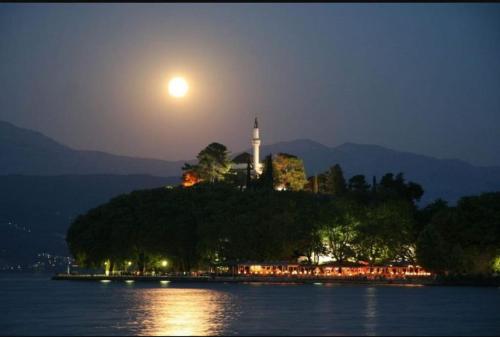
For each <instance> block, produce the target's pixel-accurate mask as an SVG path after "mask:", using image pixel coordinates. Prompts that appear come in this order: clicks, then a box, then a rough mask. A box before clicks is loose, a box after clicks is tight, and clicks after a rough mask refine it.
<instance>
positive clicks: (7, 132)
mask: <svg viewBox="0 0 500 337" xmlns="http://www.w3.org/2000/svg"><path fill="white" fill-rule="evenodd" d="M0 158H2V160H1V161H0V174H26V175H61V174H150V175H154V176H164V177H167V176H178V175H179V174H180V169H181V167H182V165H183V164H184V161H166V160H159V159H147V158H135V157H128V156H117V155H113V154H109V153H105V152H100V151H82V150H75V149H72V148H70V147H67V146H65V145H62V144H60V143H58V142H56V141H54V140H53V139H51V138H49V137H47V136H45V135H43V134H41V133H40V132H37V131H32V130H27V129H22V128H19V127H16V126H14V125H12V124H10V123H7V122H3V121H0Z"/></svg>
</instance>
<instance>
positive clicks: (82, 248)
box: [67, 156, 500, 275]
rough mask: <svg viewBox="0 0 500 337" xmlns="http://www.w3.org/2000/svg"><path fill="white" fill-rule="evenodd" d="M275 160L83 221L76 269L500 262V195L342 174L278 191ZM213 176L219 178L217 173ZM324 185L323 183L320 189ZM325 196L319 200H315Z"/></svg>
mask: <svg viewBox="0 0 500 337" xmlns="http://www.w3.org/2000/svg"><path fill="white" fill-rule="evenodd" d="M271 165H272V160H271V157H270V156H269V157H267V159H266V167H265V169H264V172H263V174H262V175H261V176H260V178H259V179H257V180H249V183H248V184H247V186H246V188H245V189H243V190H242V189H241V188H238V187H239V186H236V185H234V183H233V181H232V180H231V179H228V180H227V181H226V180H224V179H214V180H211V179H208V181H205V182H200V183H197V184H195V185H194V186H192V187H189V188H183V187H176V188H171V189H167V188H160V189H152V190H143V191H135V192H132V193H130V194H126V195H121V196H119V197H116V198H114V199H112V200H111V201H110V202H109V203H107V204H104V205H102V206H99V207H97V208H95V209H93V210H91V211H89V212H88V213H87V214H85V215H82V216H79V217H78V218H77V219H76V220H75V221H74V223H73V224H72V226H71V227H70V229H69V231H68V235H67V242H68V246H69V248H70V250H71V252H72V254H73V255H74V256H75V258H76V259H77V261H78V262H80V263H81V264H82V265H85V266H89V267H96V268H102V267H103V266H104V264H105V263H107V266H108V268H110V269H111V270H113V269H119V270H124V269H127V270H137V271H139V272H145V271H150V270H162V269H165V268H164V266H163V267H162V264H161V261H165V260H166V261H169V263H168V269H169V270H176V271H189V270H197V269H204V268H208V267H210V266H214V265H218V264H224V263H226V262H230V261H237V260H239V261H243V260H260V261H262V260H282V259H295V258H297V257H299V256H306V257H307V259H308V261H309V263H317V262H318V261H317V256H318V255H320V254H324V255H330V256H332V257H334V258H335V259H336V260H337V261H339V262H341V263H342V262H347V261H366V262H369V263H370V264H373V265H376V264H384V263H391V262H408V263H412V264H413V263H419V264H420V265H422V266H423V267H425V268H427V269H429V270H431V271H433V272H436V273H438V274H456V275H463V274H471V273H473V274H491V273H492V272H494V270H495V268H496V267H495V266H496V265H495V264H496V263H498V261H497V260H498V256H499V255H500V251H499V247H500V230H499V228H500V210H499V209H498V205H499V204H500V193H489V194H483V195H481V196H478V197H467V198H463V199H462V200H461V201H460V202H459V204H458V205H457V207H448V206H447V205H446V203H445V202H443V201H441V200H438V201H436V202H434V203H432V204H430V205H429V206H427V207H426V208H424V209H418V207H417V206H416V202H417V201H418V199H419V198H420V197H421V196H422V194H423V190H422V188H421V187H420V186H419V185H418V184H416V183H412V182H406V181H405V180H404V177H403V175H402V174H398V175H396V176H394V175H393V174H391V173H389V174H386V175H384V177H383V178H382V179H381V181H380V183H378V184H377V183H375V182H374V183H372V185H369V184H367V183H366V180H365V178H364V176H359V175H358V176H354V177H352V178H351V179H350V180H349V181H348V182H346V181H345V179H344V177H343V174H342V170H341V168H340V166H337V167H333V168H332V169H331V170H329V171H328V172H325V173H324V175H323V177H322V178H321V179H318V178H314V177H313V178H312V179H311V181H310V183H309V184H306V185H305V190H302V191H291V190H288V191H275V190H274V187H275V184H274V179H275V177H274V173H275V170H274V169H270V167H273V166H271ZM214 172H217V174H219V172H218V171H217V170H215V171H214ZM321 180H322V182H320V181H321ZM315 192H318V193H315Z"/></svg>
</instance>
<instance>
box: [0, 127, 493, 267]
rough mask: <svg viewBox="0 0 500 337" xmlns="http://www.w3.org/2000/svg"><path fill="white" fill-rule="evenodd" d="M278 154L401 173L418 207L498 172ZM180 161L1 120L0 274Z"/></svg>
mask: <svg viewBox="0 0 500 337" xmlns="http://www.w3.org/2000/svg"><path fill="white" fill-rule="evenodd" d="M229 145H230V144H229ZM247 152H250V150H247ZM279 152H286V153H291V154H294V155H297V156H299V157H300V158H302V159H303V160H304V163H305V167H306V171H307V173H308V174H309V175H312V174H315V173H321V172H323V171H325V170H326V169H328V168H329V167H330V166H332V165H334V164H336V163H339V164H340V165H341V166H342V168H343V170H344V173H345V176H346V178H349V177H351V176H352V175H355V174H364V175H366V177H367V181H368V182H369V183H371V179H372V176H374V175H375V176H377V178H380V177H381V176H382V175H383V174H385V173H387V172H393V173H398V172H403V173H404V174H405V177H406V178H407V179H408V180H412V181H415V182H417V183H420V184H421V185H422V186H423V188H424V190H425V194H424V197H423V198H422V204H425V203H427V202H429V201H432V200H434V199H436V198H438V197H441V198H443V199H446V200H448V201H450V202H451V203H453V202H455V201H456V200H457V199H458V198H460V197H461V196H463V195H473V194H478V193H481V192H486V191H498V190H500V167H477V166H473V165H471V164H468V163H466V162H464V161H461V160H441V159H436V158H432V157H429V156H423V155H418V154H413V153H408V152H399V151H394V150H390V149H387V148H384V147H381V146H376V145H361V144H353V143H345V144H342V145H340V146H337V147H328V146H325V145H322V144H320V143H317V142H314V141H312V140H308V139H299V140H294V141H289V142H280V143H276V144H270V145H264V146H262V147H261V153H262V154H263V155H266V154H268V153H279ZM239 153H240V152H234V154H235V155H236V154H239ZM183 164H184V161H165V160H158V159H144V158H134V157H127V156H116V155H112V154H108V153H104V152H97V151H80V150H75V149H72V148H70V147H67V146H64V145H62V144H60V143H58V142H56V141H54V140H52V139H50V138H49V137H46V136H45V135H43V134H41V133H39V132H36V131H31V130H27V129H22V128H19V127H16V126H14V125H12V124H10V123H7V122H1V121H0V270H1V269H3V268H4V267H5V266H12V265H16V266H17V264H21V265H23V264H24V265H26V264H32V263H33V262H34V261H35V260H36V259H37V254H38V253H42V252H48V253H50V254H59V255H65V254H67V253H68V252H67V247H66V245H65V241H64V237H65V234H66V230H67V228H68V226H69V224H70V223H71V221H72V220H73V219H74V218H75V217H76V216H77V215H78V214H81V213H84V212H86V211H87V210H89V209H90V208H93V207H96V206H97V205H99V204H101V203H104V202H106V201H107V200H109V199H110V198H112V197H114V196H116V195H119V194H122V193H128V192H130V191H132V190H136V189H145V188H153V187H161V186H165V185H176V184H178V183H179V182H180V175H181V167H182V165H183Z"/></svg>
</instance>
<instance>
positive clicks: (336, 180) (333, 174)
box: [325, 164, 347, 197]
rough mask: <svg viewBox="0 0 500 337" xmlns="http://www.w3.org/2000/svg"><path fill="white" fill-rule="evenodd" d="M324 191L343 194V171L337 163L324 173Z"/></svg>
mask: <svg viewBox="0 0 500 337" xmlns="http://www.w3.org/2000/svg"><path fill="white" fill-rule="evenodd" d="M325 187H326V193H329V194H332V195H334V196H336V197H340V196H342V195H344V194H345V192H346V190H347V187H346V182H345V178H344V173H343V172H342V168H341V167H340V165H339V164H335V166H332V167H330V170H329V171H328V172H327V173H326V186H325Z"/></svg>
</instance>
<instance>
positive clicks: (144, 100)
mask: <svg viewBox="0 0 500 337" xmlns="http://www.w3.org/2000/svg"><path fill="white" fill-rule="evenodd" d="M173 74H183V75H184V76H185V77H186V78H187V79H188V81H189V82H190V85H191V87H192V88H191V91H190V93H189V96H188V97H186V98H185V99H184V100H182V101H174V100H173V99H172V98H170V97H168V95H167V94H166V82H167V80H168V78H169V77H170V76H171V75H173ZM0 80H1V81H0V103H1V110H0V119H1V120H6V121H9V122H12V123H14V124H17V125H19V126H22V127H27V128H32V129H36V130H39V131H41V132H43V133H45V134H47V135H49V136H51V137H53V138H55V139H56V140H58V141H61V142H63V143H65V144H68V145H70V146H72V147H75V148H79V149H95V150H103V151H108V152H112V153H117V154H127V155H134V156H142V157H156V158H163V159H171V160H174V159H189V158H193V157H194V156H195V155H196V153H197V152H198V151H199V150H200V149H201V148H202V147H204V146H205V145H207V144H208V143H209V142H211V141H219V142H222V143H224V144H226V145H227V146H228V147H229V148H230V149H231V150H232V151H234V152H237V151H240V150H242V149H245V148H248V147H249V146H250V135H251V134H250V132H251V130H250V129H251V127H252V119H253V116H254V115H255V114H257V115H258V116H259V118H260V119H261V126H262V128H261V133H262V138H263V142H264V143H273V142H277V141H286V140H292V139H297V138H310V139H313V140H316V141H319V142H322V143H324V144H325V145H331V146H335V145H339V144H341V143H343V142H356V143H369V144H379V145H383V146H387V147H390V148H394V149H398V150H405V151H412V152H417V153H422V154H428V155H432V156H436V157H438V158H460V159H464V160H467V161H470V162H472V163H474V164H478V165H500V5H497V4H310V5H306V4H288V5H281V4H280V5H277V4H219V5H214V4H148V5H141V4H82V5H75V4H64V5H55V4H45V5H41V4H40V5H38V4H0Z"/></svg>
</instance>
